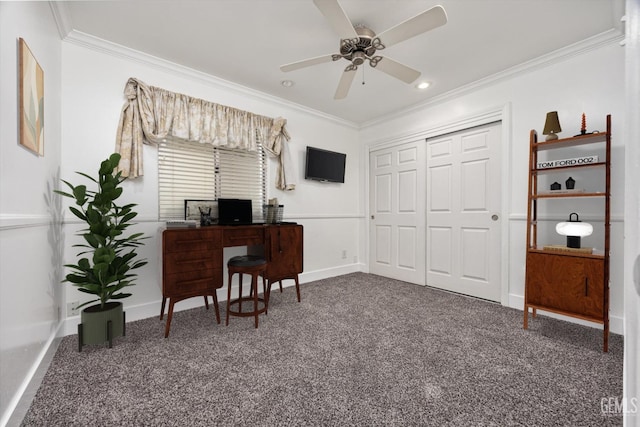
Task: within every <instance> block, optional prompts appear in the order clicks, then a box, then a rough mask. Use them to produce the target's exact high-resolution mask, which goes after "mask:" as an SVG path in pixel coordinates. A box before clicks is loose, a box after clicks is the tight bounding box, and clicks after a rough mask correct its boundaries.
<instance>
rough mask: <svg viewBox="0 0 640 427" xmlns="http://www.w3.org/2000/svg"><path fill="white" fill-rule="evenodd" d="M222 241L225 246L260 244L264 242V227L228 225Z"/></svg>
mask: <svg viewBox="0 0 640 427" xmlns="http://www.w3.org/2000/svg"><path fill="white" fill-rule="evenodd" d="M222 241H223V245H224V247H227V246H252V245H260V244H262V243H263V242H264V227H260V226H258V227H256V226H253V227H227V228H225V229H224V232H223V237H222Z"/></svg>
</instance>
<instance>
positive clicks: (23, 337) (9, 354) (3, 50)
mask: <svg viewBox="0 0 640 427" xmlns="http://www.w3.org/2000/svg"><path fill="white" fill-rule="evenodd" d="M20 37H22V38H23V39H24V40H25V41H26V42H27V44H28V46H29V48H30V49H31V51H32V53H33V54H34V56H35V58H36V59H37V61H38V63H39V64H40V66H41V67H42V69H43V70H44V83H45V87H44V96H45V107H44V131H45V136H44V157H38V156H37V155H35V154H33V153H32V152H31V151H28V150H26V149H25V148H23V147H22V146H20V145H19V142H18V121H19V120H18V117H19V116H18V77H17V75H18V38H20ZM60 61H61V53H60V39H59V36H58V32H57V29H56V25H55V23H54V20H53V16H52V13H51V9H50V7H49V4H48V3H45V2H24V3H23V2H0V93H1V94H2V97H1V99H0V140H1V141H2V143H1V144H0V173H1V176H2V178H1V179H0V335H1V336H2V339H1V340H0V383H1V385H2V386H1V388H0V425H2V424H4V422H5V421H6V419H7V417H8V416H9V415H10V413H11V411H12V409H13V407H14V406H15V404H16V403H17V399H19V398H20V395H21V394H22V390H23V388H24V386H25V384H26V383H25V379H27V380H28V379H29V378H30V376H31V374H32V373H33V372H34V370H35V368H36V367H37V365H38V363H39V361H40V358H41V356H42V353H43V351H46V349H47V347H48V342H50V340H51V339H52V338H53V336H55V330H56V328H57V327H58V324H59V319H60V317H59V312H58V307H59V305H60V302H61V300H62V299H63V293H64V292H63V288H62V286H60V284H59V282H60V278H61V271H62V270H61V257H60V253H61V244H62V238H61V237H62V236H61V235H60V232H61V227H60V223H59V219H60V215H59V212H60V206H59V204H58V205H57V204H56V202H55V200H58V199H56V198H55V197H53V202H52V192H51V189H52V188H53V187H55V186H57V183H58V173H59V166H60V151H61V141H60V126H61V112H60V97H61V90H60Z"/></svg>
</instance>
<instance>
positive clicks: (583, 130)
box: [573, 113, 598, 136]
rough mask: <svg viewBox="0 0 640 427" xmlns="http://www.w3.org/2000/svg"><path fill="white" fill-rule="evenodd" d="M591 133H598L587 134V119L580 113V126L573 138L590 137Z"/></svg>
mask: <svg viewBox="0 0 640 427" xmlns="http://www.w3.org/2000/svg"><path fill="white" fill-rule="evenodd" d="M592 133H598V131H597V130H596V131H593V132H587V118H586V116H585V115H584V113H582V122H581V124H580V133H579V134H577V135H573V136H582V135H591V134H592Z"/></svg>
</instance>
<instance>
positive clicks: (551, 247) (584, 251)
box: [542, 245, 593, 254]
mask: <svg viewBox="0 0 640 427" xmlns="http://www.w3.org/2000/svg"><path fill="white" fill-rule="evenodd" d="M542 250H545V251H552V252H566V253H574V254H592V253H593V248H569V247H567V246H565V245H545V246H543V247H542Z"/></svg>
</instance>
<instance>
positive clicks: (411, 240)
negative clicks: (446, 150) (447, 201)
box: [369, 140, 426, 285]
mask: <svg viewBox="0 0 640 427" xmlns="http://www.w3.org/2000/svg"><path fill="white" fill-rule="evenodd" d="M425 148H426V144H425V141H424V140H420V141H416V142H410V143H405V144H402V145H399V146H395V147H391V148H385V149H380V150H376V151H372V152H371V153H370V154H369V192H370V197H369V203H370V206H369V212H370V214H371V217H370V228H369V230H370V236H369V242H370V252H369V253H370V263H369V265H370V272H371V273H373V274H379V275H381V276H385V277H391V278H394V279H399V280H404V281H407V282H411V283H417V284H420V285H424V280H425V264H424V262H425V256H424V250H425V243H424V221H425V215H424V203H425V199H424V193H425V157H424V156H425Z"/></svg>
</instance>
